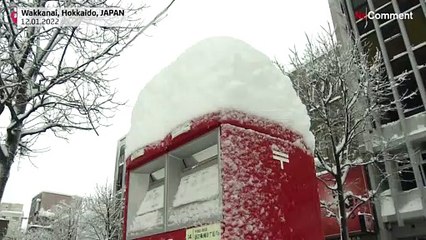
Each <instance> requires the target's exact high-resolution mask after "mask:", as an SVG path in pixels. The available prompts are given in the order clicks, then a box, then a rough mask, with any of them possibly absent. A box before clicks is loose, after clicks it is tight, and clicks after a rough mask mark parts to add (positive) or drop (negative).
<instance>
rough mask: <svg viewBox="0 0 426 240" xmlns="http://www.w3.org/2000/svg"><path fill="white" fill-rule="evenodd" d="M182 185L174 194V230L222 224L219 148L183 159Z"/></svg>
mask: <svg viewBox="0 0 426 240" xmlns="http://www.w3.org/2000/svg"><path fill="white" fill-rule="evenodd" d="M182 162H183V168H181V170H180V172H179V173H178V176H179V181H178V182H179V185H178V186H177V189H176V191H171V193H174V194H170V195H171V196H170V198H171V200H172V201H171V206H170V210H169V214H168V216H169V218H168V226H169V227H170V228H172V229H175V228H182V227H189V226H193V225H199V224H204V223H209V222H215V221H218V220H220V217H221V202H220V191H219V164H218V145H217V144H214V145H212V146H209V147H206V148H205V149H203V150H201V151H199V152H196V153H194V154H192V155H189V156H185V157H183V158H182Z"/></svg>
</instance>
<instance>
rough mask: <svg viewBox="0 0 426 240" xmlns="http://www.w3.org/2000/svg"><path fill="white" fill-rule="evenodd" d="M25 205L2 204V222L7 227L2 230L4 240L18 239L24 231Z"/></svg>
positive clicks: (0, 217)
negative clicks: (22, 227)
mask: <svg viewBox="0 0 426 240" xmlns="http://www.w3.org/2000/svg"><path fill="white" fill-rule="evenodd" d="M23 208H24V205H23V204H21V203H1V204H0V220H2V221H3V222H4V223H5V224H6V226H5V227H4V228H2V230H6V232H4V233H2V234H1V236H3V239H17V237H18V236H19V235H20V233H21V231H22V229H21V226H22V220H23V218H24V210H23Z"/></svg>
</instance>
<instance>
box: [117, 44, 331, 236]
mask: <svg viewBox="0 0 426 240" xmlns="http://www.w3.org/2000/svg"><path fill="white" fill-rule="evenodd" d="M309 128H310V120H309V117H308V115H307V111H306V107H305V106H304V105H303V104H302V103H301V101H300V99H299V98H298V96H297V94H296V92H295V91H294V89H293V87H292V83H291V81H290V79H289V78H287V77H285V76H283V74H282V73H281V71H280V70H278V69H277V67H276V66H275V65H274V64H273V63H272V62H271V61H270V59H269V58H268V57H266V56H265V55H264V54H262V53H261V52H259V51H257V50H255V49H254V48H252V47H251V46H249V45H248V44H246V43H244V42H242V41H240V40H236V39H233V38H227V37H220V38H212V39H207V40H204V41H201V42H199V43H197V44H196V45H194V46H193V47H191V48H189V49H188V50H187V51H185V52H184V53H183V54H182V55H181V56H179V58H178V59H177V60H176V61H175V62H174V63H172V64H171V65H169V66H168V67H166V68H164V69H163V70H162V71H161V72H160V73H159V74H158V75H157V76H155V77H154V78H153V80H152V81H151V82H149V83H148V84H147V85H146V86H145V88H144V89H143V90H142V92H141V94H140V95H139V98H138V101H137V102H136V104H135V107H134V110H133V114H132V125H131V128H130V131H129V133H128V134H127V136H126V154H127V156H128V158H127V159H128V160H127V163H126V164H127V166H126V200H125V229H124V237H125V238H126V239H127V240H133V239H141V240H160V239H162V240H219V239H221V240H223V239H226V240H239V239H241V240H250V239H253V240H267V239H269V240H278V239H279V240H281V239H309V240H317V239H318V240H319V239H323V233H322V230H321V216H320V209H319V207H320V205H319V200H318V189H317V180H316V178H315V168H314V161H313V157H312V154H311V152H312V148H313V145H314V139H313V135H312V133H311V132H310V131H309Z"/></svg>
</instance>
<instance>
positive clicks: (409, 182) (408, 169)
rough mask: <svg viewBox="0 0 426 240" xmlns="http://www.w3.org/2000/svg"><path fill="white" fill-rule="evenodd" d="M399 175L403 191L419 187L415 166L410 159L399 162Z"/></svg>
mask: <svg viewBox="0 0 426 240" xmlns="http://www.w3.org/2000/svg"><path fill="white" fill-rule="evenodd" d="M398 175H399V180H400V183H401V189H402V191H408V190H411V189H414V188H417V184H416V178H415V177H414V172H413V167H412V165H411V163H410V160H409V159H406V160H404V161H402V162H400V163H398Z"/></svg>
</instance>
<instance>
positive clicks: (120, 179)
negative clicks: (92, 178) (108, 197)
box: [115, 164, 124, 191]
mask: <svg viewBox="0 0 426 240" xmlns="http://www.w3.org/2000/svg"><path fill="white" fill-rule="evenodd" d="M123 173H124V164H120V166H119V167H118V173H117V183H116V186H115V188H116V191H120V190H121V188H122V187H123Z"/></svg>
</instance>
